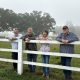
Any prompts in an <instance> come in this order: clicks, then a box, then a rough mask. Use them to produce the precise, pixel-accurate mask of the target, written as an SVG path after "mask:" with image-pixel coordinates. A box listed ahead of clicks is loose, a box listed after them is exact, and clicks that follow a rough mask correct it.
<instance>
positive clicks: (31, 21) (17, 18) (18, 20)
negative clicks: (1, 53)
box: [0, 8, 56, 33]
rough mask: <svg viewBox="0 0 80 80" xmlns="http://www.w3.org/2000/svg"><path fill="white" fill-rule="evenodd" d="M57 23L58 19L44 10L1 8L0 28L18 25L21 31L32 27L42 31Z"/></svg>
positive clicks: (4, 28) (5, 28) (36, 30)
mask: <svg viewBox="0 0 80 80" xmlns="http://www.w3.org/2000/svg"><path fill="white" fill-rule="evenodd" d="M55 24H56V21H55V19H54V18H53V17H51V16H50V14H49V13H43V12H42V11H32V12H31V13H28V12H25V13H15V12H14V11H13V10H9V9H4V8H0V29H2V30H8V29H9V28H14V27H18V28H20V30H21V31H26V29H27V28H28V27H32V28H33V30H34V32H37V33H40V32H42V31H43V30H45V29H46V30H49V29H50V27H53V25H55Z"/></svg>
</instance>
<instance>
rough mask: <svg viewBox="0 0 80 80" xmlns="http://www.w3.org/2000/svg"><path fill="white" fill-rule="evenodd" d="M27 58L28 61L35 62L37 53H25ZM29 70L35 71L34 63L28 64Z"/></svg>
mask: <svg viewBox="0 0 80 80" xmlns="http://www.w3.org/2000/svg"><path fill="white" fill-rule="evenodd" d="M27 60H28V61H30V62H36V60H37V55H36V54H27ZM28 67H29V70H30V72H35V68H36V66H35V65H28Z"/></svg>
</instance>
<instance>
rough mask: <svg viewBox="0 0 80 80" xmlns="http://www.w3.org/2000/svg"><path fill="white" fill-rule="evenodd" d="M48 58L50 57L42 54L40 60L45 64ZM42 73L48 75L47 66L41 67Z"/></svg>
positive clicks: (47, 62)
mask: <svg viewBox="0 0 80 80" xmlns="http://www.w3.org/2000/svg"><path fill="white" fill-rule="evenodd" d="M49 58H50V56H49V55H42V62H43V63H45V64H49ZM43 74H44V75H45V76H48V75H49V68H48V67H43Z"/></svg>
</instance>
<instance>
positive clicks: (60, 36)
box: [56, 33, 62, 42]
mask: <svg viewBox="0 0 80 80" xmlns="http://www.w3.org/2000/svg"><path fill="white" fill-rule="evenodd" d="M56 40H57V41H59V42H62V33H61V34H59V35H58V36H57V37H56Z"/></svg>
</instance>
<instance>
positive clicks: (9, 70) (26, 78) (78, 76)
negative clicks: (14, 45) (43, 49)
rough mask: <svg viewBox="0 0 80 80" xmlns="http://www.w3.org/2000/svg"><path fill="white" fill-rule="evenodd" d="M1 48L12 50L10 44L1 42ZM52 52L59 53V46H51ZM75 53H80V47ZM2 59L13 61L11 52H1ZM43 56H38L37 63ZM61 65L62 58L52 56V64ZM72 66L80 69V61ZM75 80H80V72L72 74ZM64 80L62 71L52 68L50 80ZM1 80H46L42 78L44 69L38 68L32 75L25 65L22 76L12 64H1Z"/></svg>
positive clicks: (76, 60) (74, 62) (74, 60)
mask: <svg viewBox="0 0 80 80" xmlns="http://www.w3.org/2000/svg"><path fill="white" fill-rule="evenodd" d="M0 47H1V48H2V47H4V48H11V45H10V43H4V42H0ZM51 51H54V52H58V51H59V45H51ZM75 53H78V54H79V53H80V46H77V45H76V46H75ZM0 57H1V58H8V59H11V53H10V52H0ZM23 57H24V60H26V54H24V55H23ZM41 61H42V60H41V55H39V56H38V58H37V62H41ZM58 63H60V57H55V56H51V57H50V64H58ZM72 66H74V67H80V59H75V58H73V59H72ZM72 76H73V79H74V80H80V72H73V74H72ZM54 79H56V80H64V75H63V72H62V70H60V69H51V68H50V80H54ZM0 80H45V78H43V77H42V67H37V68H36V72H35V73H30V72H29V70H28V66H27V65H24V72H23V74H22V75H21V76H20V75H18V74H17V72H15V71H14V70H13V67H12V63H6V62H0Z"/></svg>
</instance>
